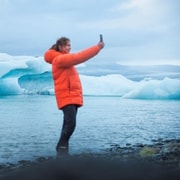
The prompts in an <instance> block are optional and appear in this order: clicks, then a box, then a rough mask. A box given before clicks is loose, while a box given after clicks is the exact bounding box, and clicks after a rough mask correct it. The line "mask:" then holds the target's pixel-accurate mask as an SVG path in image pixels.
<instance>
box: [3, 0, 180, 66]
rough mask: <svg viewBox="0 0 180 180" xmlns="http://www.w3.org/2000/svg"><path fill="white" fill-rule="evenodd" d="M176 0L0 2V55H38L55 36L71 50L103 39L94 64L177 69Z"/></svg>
mask: <svg viewBox="0 0 180 180" xmlns="http://www.w3.org/2000/svg"><path fill="white" fill-rule="evenodd" d="M179 10H180V1H179V0H98V1H97V0H71V1H67V0H43V1H37V0H0V24H1V25H0V27H1V28H0V52H1V53H8V54H10V55H30V56H43V53H44V51H45V50H46V49H48V48H49V47H50V46H51V45H52V44H53V43H54V42H55V41H56V39H57V38H59V37H61V36H67V37H69V38H70V39H71V44H72V52H76V51H78V50H81V49H84V48H87V47H89V46H91V45H94V44H96V43H97V42H98V39H99V34H100V33H102V34H103V35H104V41H105V44H106V46H105V48H104V49H103V51H102V52H101V53H100V55H99V56H98V57H97V58H98V59H101V60H100V61H99V62H100V63H102V62H103V61H104V63H108V62H115V63H119V64H179V65H180V20H179V17H180V16H179V15H180V13H179Z"/></svg>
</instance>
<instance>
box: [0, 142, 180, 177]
mask: <svg viewBox="0 0 180 180" xmlns="http://www.w3.org/2000/svg"><path fill="white" fill-rule="evenodd" d="M179 178H180V140H179V139H171V140H162V139H158V140H153V141H152V144H150V145H149V144H148V145H144V144H136V145H131V144H126V146H125V147H121V146H120V145H118V144H112V146H111V147H110V148H109V149H105V150H104V152H102V153H99V154H97V153H94V154H93V153H86V154H78V155H70V156H68V157H62V158H60V159H55V157H39V158H37V159H36V160H33V161H25V160H22V161H19V163H18V164H8V163H7V164H0V179H2V180H16V179H18V180H21V179H22V180H30V179H33V180H37V179H38V180H40V179H43V180H56V179H57V180H83V179H85V180H96V179H97V180H101V179H102V180H107V179H108V180H116V179H117V180H120V179H123V180H124V179H125V180H126V179H127V180H129V179H139V180H141V179H143V180H154V179H155V180H160V179H162V180H165V179H169V180H176V179H179Z"/></svg>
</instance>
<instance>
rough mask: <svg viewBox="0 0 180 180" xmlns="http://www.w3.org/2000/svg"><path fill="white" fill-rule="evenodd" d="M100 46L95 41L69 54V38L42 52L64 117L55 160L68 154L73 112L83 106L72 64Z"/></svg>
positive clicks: (80, 87) (100, 42)
mask: <svg viewBox="0 0 180 180" xmlns="http://www.w3.org/2000/svg"><path fill="white" fill-rule="evenodd" d="M103 47H104V42H103V41H99V42H98V43H97V45H94V46H92V47H89V48H87V49H84V50H82V51H80V52H77V53H70V50H71V42H70V39H69V38H67V37H61V38H59V39H58V40H57V41H56V43H55V44H54V45H53V46H52V47H51V48H50V49H49V50H47V51H46V52H45V53H44V60H45V61H46V62H48V63H50V64H52V76H53V80H54V90H55V96H56V102H57V106H58V109H60V110H62V111H63V116H64V119H63V126H62V130H61V135H60V138H59V141H58V143H57V146H56V151H57V157H59V156H61V155H65V154H66V155H67V154H68V149H69V140H70V137H71V135H72V134H73V132H74V129H75V126H76V115H77V111H78V108H79V107H81V106H82V105H83V92H82V86H81V81H80V78H79V74H78V72H77V70H76V67H75V65H77V64H80V63H83V62H85V61H87V60H89V59H90V58H92V57H94V56H95V55H97V54H98V53H99V52H100V50H101V49H102V48H103Z"/></svg>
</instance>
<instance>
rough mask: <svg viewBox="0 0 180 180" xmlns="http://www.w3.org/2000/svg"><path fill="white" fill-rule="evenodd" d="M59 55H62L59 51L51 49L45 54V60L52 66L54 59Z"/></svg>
mask: <svg viewBox="0 0 180 180" xmlns="http://www.w3.org/2000/svg"><path fill="white" fill-rule="evenodd" d="M59 54H61V53H60V52H58V51H55V50H54V49H50V50H48V51H46V52H45V53H44V60H45V61H46V62H47V63H49V64H52V62H53V59H54V58H55V57H56V56H58V55H59Z"/></svg>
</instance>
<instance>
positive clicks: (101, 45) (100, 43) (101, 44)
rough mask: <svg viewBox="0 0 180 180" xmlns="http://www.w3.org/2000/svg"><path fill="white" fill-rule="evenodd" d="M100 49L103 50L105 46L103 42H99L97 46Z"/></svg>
mask: <svg viewBox="0 0 180 180" xmlns="http://www.w3.org/2000/svg"><path fill="white" fill-rule="evenodd" d="M97 45H98V46H99V47H100V48H101V49H102V48H104V46H105V44H104V42H103V41H99V42H98V44H97Z"/></svg>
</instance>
